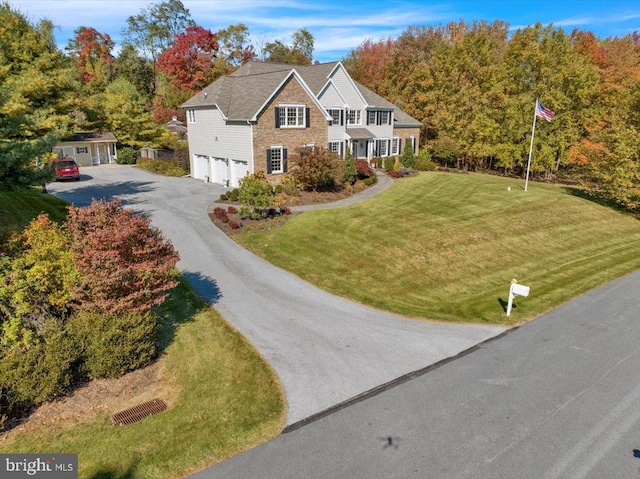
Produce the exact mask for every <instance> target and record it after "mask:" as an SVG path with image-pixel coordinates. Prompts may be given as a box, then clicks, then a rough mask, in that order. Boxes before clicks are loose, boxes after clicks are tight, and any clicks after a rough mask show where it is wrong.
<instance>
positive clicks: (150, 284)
mask: <svg viewBox="0 0 640 479" xmlns="http://www.w3.org/2000/svg"><path fill="white" fill-rule="evenodd" d="M67 227H68V228H69V230H70V231H71V234H72V250H73V255H74V258H75V261H76V264H77V267H78V270H79V271H80V273H81V274H82V281H81V284H80V287H79V289H78V293H77V295H76V297H75V299H76V301H77V302H78V304H79V308H80V310H82V311H87V312H95V313H102V314H107V315H113V314H126V313H144V312H147V311H149V310H150V309H151V307H152V306H154V305H157V304H160V303H162V302H163V301H164V299H165V298H166V296H167V294H168V291H169V290H170V289H172V288H173V287H174V286H175V285H176V281H175V279H174V277H173V274H172V272H173V270H174V268H175V266H176V263H177V261H178V259H179V257H178V253H177V252H176V251H175V250H174V248H173V246H172V245H171V243H170V242H169V241H168V240H165V239H164V237H163V235H162V233H161V232H160V230H159V229H157V228H154V227H152V226H151V225H150V221H149V220H148V219H147V218H144V217H142V216H139V215H135V214H134V213H133V211H131V210H125V209H123V208H122V203H121V201H120V200H114V201H111V202H106V201H97V200H93V201H92V203H91V206H89V207H75V206H72V207H70V208H69V217H68V220H67Z"/></svg>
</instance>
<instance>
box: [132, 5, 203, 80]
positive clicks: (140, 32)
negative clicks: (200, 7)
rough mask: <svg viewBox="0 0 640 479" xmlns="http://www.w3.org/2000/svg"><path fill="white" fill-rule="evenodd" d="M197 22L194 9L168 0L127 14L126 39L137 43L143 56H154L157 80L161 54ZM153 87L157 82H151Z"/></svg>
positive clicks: (153, 64)
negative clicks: (192, 15)
mask: <svg viewBox="0 0 640 479" xmlns="http://www.w3.org/2000/svg"><path fill="white" fill-rule="evenodd" d="M194 25H195V22H194V21H193V20H192V19H191V13H190V12H189V10H188V9H187V8H185V6H184V4H183V3H182V2H181V1H180V0H166V1H164V2H161V3H157V4H152V5H149V6H148V7H147V8H146V9H142V10H141V11H140V13H139V14H137V15H132V16H130V17H129V18H127V28H126V29H125V30H124V31H123V34H124V38H125V41H124V43H125V44H129V45H132V46H134V47H135V48H136V49H137V50H138V51H140V52H141V53H142V56H143V57H144V58H147V59H149V60H151V63H152V67H153V72H154V80H155V73H156V62H157V60H158V58H159V57H160V55H162V53H163V52H164V51H165V50H166V49H167V48H169V47H170V46H171V45H173V42H174V40H175V37H176V35H177V34H178V33H180V32H183V31H184V30H186V29H187V28H188V27H191V26H194ZM150 91H151V92H154V91H155V84H152V85H151V86H150Z"/></svg>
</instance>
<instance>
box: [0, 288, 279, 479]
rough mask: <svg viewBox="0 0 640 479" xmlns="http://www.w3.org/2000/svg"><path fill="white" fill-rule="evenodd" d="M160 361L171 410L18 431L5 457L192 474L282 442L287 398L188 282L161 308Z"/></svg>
mask: <svg viewBox="0 0 640 479" xmlns="http://www.w3.org/2000/svg"><path fill="white" fill-rule="evenodd" d="M161 316H162V321H161V323H162V328H161V329H162V331H161V343H163V344H167V345H168V346H167V347H166V349H165V350H164V352H163V355H162V357H161V359H160V361H161V365H160V371H161V378H162V379H161V380H162V381H163V382H164V383H165V384H164V387H165V388H166V389H167V390H170V391H172V392H177V394H176V395H177V398H176V399H175V401H174V402H173V404H172V405H171V407H170V408H169V409H168V410H167V411H165V412H163V413H160V414H158V415H155V416H151V417H148V418H146V419H144V420H142V421H140V422H138V423H134V424H131V425H128V426H115V425H113V424H112V423H111V421H110V419H109V417H108V415H107V414H106V413H104V412H102V413H96V414H95V415H94V416H93V417H92V419H91V420H90V421H89V422H86V420H84V421H83V422H78V421H70V422H68V423H62V424H61V423H56V424H52V425H51V426H43V427H42V428H41V429H40V430H38V431H37V432H31V433H29V434H25V433H11V434H10V435H9V437H8V439H6V440H5V442H1V441H2V438H0V443H2V451H3V452H20V453H31V452H67V453H78V454H79V466H80V477H82V478H141V479H151V478H173V477H182V476H184V475H186V474H188V473H190V472H194V471H196V470H199V469H202V468H204V467H206V466H208V465H210V464H213V463H216V462H219V461H222V460H223V459H226V458H228V457H231V456H233V455H235V454H238V453H239V452H241V451H243V450H246V449H248V448H250V447H252V446H255V445H257V444H260V443H262V442H265V441H267V440H269V439H271V438H273V437H275V436H277V435H278V434H279V433H280V432H281V431H282V427H283V426H284V421H285V415H286V406H285V400H284V395H283V391H282V389H281V387H280V385H279V383H278V380H277V379H276V377H275V374H274V373H273V371H272V370H271V369H270V368H269V366H268V365H267V364H266V362H265V361H264V360H263V359H262V358H261V357H260V356H259V355H258V353H257V352H256V351H255V350H254V349H253V347H252V346H251V345H250V344H249V343H248V342H247V341H246V340H245V339H244V338H243V337H242V336H241V335H240V334H239V333H237V332H236V331H234V330H233V329H232V328H231V327H230V326H229V325H228V324H227V323H226V322H225V321H224V320H223V319H222V318H221V316H220V315H219V314H218V313H217V312H216V311H215V310H213V309H211V308H209V307H207V306H206V305H205V304H203V302H202V301H201V300H200V299H199V298H197V297H196V296H195V294H194V293H193V292H192V291H191V289H190V287H189V286H187V285H186V284H184V283H183V284H182V285H181V286H179V287H178V289H177V291H176V292H175V293H174V294H173V295H172V299H171V300H170V301H168V302H167V303H166V304H165V305H164V306H163V307H162V308H161Z"/></svg>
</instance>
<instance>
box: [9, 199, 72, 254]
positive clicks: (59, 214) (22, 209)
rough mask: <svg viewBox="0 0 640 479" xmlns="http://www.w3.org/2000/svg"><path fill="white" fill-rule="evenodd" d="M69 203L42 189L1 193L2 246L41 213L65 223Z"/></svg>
mask: <svg viewBox="0 0 640 479" xmlns="http://www.w3.org/2000/svg"><path fill="white" fill-rule="evenodd" d="M66 206H67V203H65V202H64V201H62V200H60V199H58V198H56V197H55V196H53V195H47V194H43V193H42V190H41V189H40V188H29V189H16V190H13V191H0V244H1V243H2V242H3V241H4V240H6V239H7V238H8V237H9V236H11V235H12V234H13V233H19V232H20V231H22V229H23V228H24V227H25V226H27V225H28V224H29V222H30V221H31V220H32V219H33V218H35V217H36V216H38V215H39V214H40V213H47V214H48V215H49V217H50V218H51V219H52V220H55V221H64V219H65V218H66V215H67V212H66V210H65V208H66Z"/></svg>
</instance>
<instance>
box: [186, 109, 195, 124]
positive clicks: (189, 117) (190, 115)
mask: <svg viewBox="0 0 640 479" xmlns="http://www.w3.org/2000/svg"><path fill="white" fill-rule="evenodd" d="M195 122H196V111H195V110H187V123H195Z"/></svg>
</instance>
